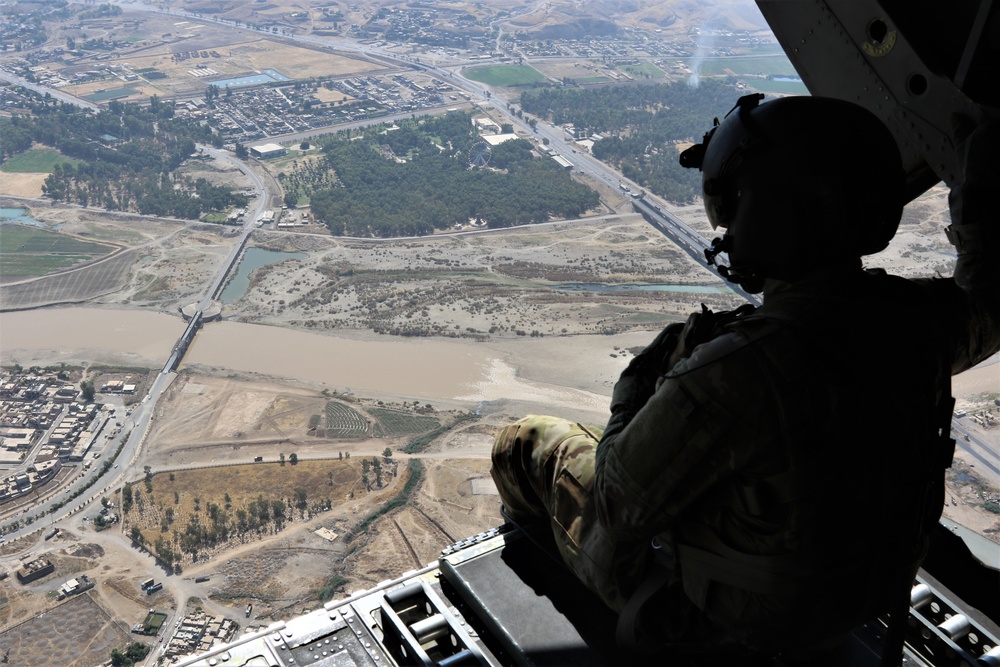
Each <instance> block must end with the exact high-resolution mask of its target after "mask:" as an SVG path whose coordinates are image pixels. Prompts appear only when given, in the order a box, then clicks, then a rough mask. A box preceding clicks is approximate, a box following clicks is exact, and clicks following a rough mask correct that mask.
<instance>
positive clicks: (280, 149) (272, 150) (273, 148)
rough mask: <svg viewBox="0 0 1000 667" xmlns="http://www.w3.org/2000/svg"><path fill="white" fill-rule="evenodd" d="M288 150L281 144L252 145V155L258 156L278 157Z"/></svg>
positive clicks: (262, 157)
mask: <svg viewBox="0 0 1000 667" xmlns="http://www.w3.org/2000/svg"><path fill="white" fill-rule="evenodd" d="M287 152H288V150H287V149H286V148H285V147H284V146H282V145H281V144H260V145H258V146H251V147H250V155H252V156H254V157H256V158H261V159H265V158H269V157H278V156H279V155H284V154H285V153H287Z"/></svg>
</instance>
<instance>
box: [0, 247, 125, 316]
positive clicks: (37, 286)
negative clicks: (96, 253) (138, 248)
mask: <svg viewBox="0 0 1000 667" xmlns="http://www.w3.org/2000/svg"><path fill="white" fill-rule="evenodd" d="M135 258H136V252H135V251H131V250H130V251H125V252H121V253H118V254H117V255H115V256H113V257H110V258H108V259H107V260H105V261H102V262H96V263H94V264H91V265H89V266H86V267H83V268H81V269H78V270H76V271H72V270H71V271H66V272H64V273H58V274H56V275H53V276H43V277H41V278H37V279H35V280H28V281H24V282H20V283H17V284H13V285H6V286H4V288H3V292H2V295H0V310H17V309H21V308H33V307H37V306H46V305H52V304H56V303H66V302H79V301H88V300H90V299H93V298H96V297H98V296H101V295H102V294H108V293H110V292H114V291H117V290H119V289H121V287H122V286H123V285H124V284H125V281H126V279H127V278H128V272H129V268H130V267H131V266H132V264H133V263H134V262H135ZM4 270H5V271H6V267H4Z"/></svg>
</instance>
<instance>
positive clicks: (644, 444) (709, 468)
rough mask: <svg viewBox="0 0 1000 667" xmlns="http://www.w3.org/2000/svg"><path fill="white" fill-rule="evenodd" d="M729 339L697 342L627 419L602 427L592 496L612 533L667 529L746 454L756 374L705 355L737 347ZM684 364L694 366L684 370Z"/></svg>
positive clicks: (755, 404) (755, 397)
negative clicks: (743, 449)
mask: <svg viewBox="0 0 1000 667" xmlns="http://www.w3.org/2000/svg"><path fill="white" fill-rule="evenodd" d="M735 338H736V337H731V336H727V337H723V338H720V339H717V340H714V341H712V342H711V343H710V344H708V345H703V346H699V347H698V348H697V349H696V350H695V353H694V355H693V356H692V357H691V359H689V360H684V361H681V362H680V363H679V364H678V366H677V367H675V368H674V370H673V371H672V372H671V375H676V376H678V377H675V378H673V379H667V380H666V381H665V382H664V383H663V384H662V385H661V386H660V388H659V389H657V391H656V392H655V393H654V394H653V395H652V396H651V397H650V398H649V400H648V401H647V402H646V403H645V404H644V405H643V406H642V408H641V409H640V410H638V411H637V412H636V413H635V415H634V416H633V417H632V418H631V420H630V421H629V422H628V423H627V424H625V425H624V426H622V427H620V428H618V429H616V430H615V429H611V428H610V426H609V429H608V430H605V432H604V436H603V437H602V438H601V441H600V443H599V444H598V448H597V455H596V464H595V485H594V490H593V494H594V495H593V497H594V502H595V504H596V509H597V513H598V516H599V518H600V520H601V523H602V524H603V525H604V526H605V527H606V528H607V529H608V530H609V531H611V532H612V533H613V534H616V535H619V536H622V537H648V536H649V535H653V534H656V533H658V532H662V531H663V530H666V529H669V527H670V525H671V523H672V522H673V521H674V520H675V518H676V517H678V516H680V515H681V514H682V513H683V512H684V511H685V510H686V509H688V508H689V507H690V506H691V505H693V504H695V503H698V502H699V501H700V500H701V499H702V498H703V497H704V495H705V493H706V492H707V490H708V489H710V488H711V487H712V486H714V485H715V484H717V483H718V482H719V481H720V480H722V479H723V478H725V477H727V476H729V475H732V474H734V472H735V470H736V469H738V468H739V467H740V466H741V465H742V463H743V459H744V458H745V456H746V454H747V453H746V452H740V451H739V448H740V446H742V445H745V443H746V440H747V437H746V434H747V433H748V432H749V433H753V432H755V431H756V430H757V429H758V428H759V425H758V424H755V423H752V422H753V420H755V419H756V418H757V417H756V416H757V415H760V414H761V411H760V410H759V409H758V406H759V401H760V394H761V392H760V390H759V379H755V378H754V377H753V373H752V370H753V369H751V368H749V367H743V366H744V364H742V362H741V361H740V360H739V359H738V358H736V357H733V356H730V357H729V358H727V359H726V363H724V364H722V363H717V364H716V363H711V359H710V358H711V357H715V358H722V357H725V356H727V352H729V351H730V350H731V349H732V348H731V347H730V346H739V345H742V342H741V341H740V340H736V339H735ZM737 356H738V355H737ZM706 357H710V358H709V359H706ZM706 362H707V363H706ZM688 368H696V369H697V370H696V371H694V372H691V373H687V374H685V373H686V371H687V369H688Z"/></svg>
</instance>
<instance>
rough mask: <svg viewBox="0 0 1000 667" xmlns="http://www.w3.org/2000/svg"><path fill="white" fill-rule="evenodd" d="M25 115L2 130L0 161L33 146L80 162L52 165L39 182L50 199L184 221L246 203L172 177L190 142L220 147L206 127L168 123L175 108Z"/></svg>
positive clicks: (115, 105) (39, 105) (203, 183)
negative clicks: (43, 181)
mask: <svg viewBox="0 0 1000 667" xmlns="http://www.w3.org/2000/svg"><path fill="white" fill-rule="evenodd" d="M30 111H31V114H30V115H19V114H15V115H14V116H13V117H12V118H11V119H10V120H9V121H8V122H6V123H5V124H4V126H3V127H2V128H0V129H2V130H3V131H4V134H5V139H6V136H8V135H9V137H10V140H9V141H8V140H5V141H4V142H2V145H0V162H2V161H3V160H6V159H9V158H11V157H13V156H14V155H16V154H19V153H21V152H23V151H25V150H27V149H29V148H30V147H31V145H32V143H33V142H37V143H40V144H44V145H46V146H51V147H53V148H56V149H57V150H59V152H60V153H62V154H63V155H66V156H68V157H71V158H75V159H77V160H80V163H78V164H76V165H74V164H72V163H69V162H67V163H63V164H57V165H56V166H55V168H54V170H53V172H52V173H51V174H50V175H49V176H48V177H47V178H46V179H45V183H44V184H43V186H42V191H43V192H44V193H45V194H46V195H48V196H49V197H51V198H52V199H53V200H55V201H65V202H70V203H75V204H80V205H82V206H101V207H104V208H106V209H108V210H115V211H131V212H138V213H144V214H148V215H164V216H174V217H178V218H186V219H197V218H199V217H201V216H202V215H203V214H205V213H208V212H210V211H219V210H224V209H226V208H228V207H231V206H245V205H246V203H247V201H248V199H247V197H246V196H245V195H243V194H239V193H235V192H233V189H232V188H231V187H229V186H225V185H212V184H211V183H209V182H208V181H207V180H205V179H203V178H199V179H195V180H192V179H189V178H182V177H179V176H178V175H177V174H176V173H175V172H176V170H177V168H178V167H180V166H181V164H182V163H184V161H185V160H187V159H188V158H189V157H190V156H191V155H192V154H194V153H195V152H196V146H195V144H196V143H212V144H213V145H221V139H220V138H219V137H218V135H216V134H214V133H213V132H212V130H211V128H208V127H204V126H201V125H199V124H197V123H191V122H189V121H187V120H183V119H178V118H174V113H173V107H172V106H170V105H169V104H164V103H162V102H160V101H159V100H158V99H157V98H156V97H155V96H153V97H152V98H151V99H150V104H149V106H140V105H138V104H135V103H123V102H119V101H113V102H111V103H110V104H109V106H108V109H106V110H102V111H99V112H97V113H88V112H84V111H82V110H80V109H77V108H76V107H74V106H72V105H69V104H64V103H57V102H54V101H52V100H51V98H49V99H42V100H39V101H37V102H36V103H35V104H33V105H32V106H31V108H30Z"/></svg>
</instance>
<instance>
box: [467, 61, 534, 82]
mask: <svg viewBox="0 0 1000 667" xmlns="http://www.w3.org/2000/svg"><path fill="white" fill-rule="evenodd" d="M462 76H464V77H465V78H466V79H472V80H473V81H481V82H483V83H485V84H487V85H490V86H523V85H526V84H530V83H537V82H539V81H544V80H545V75H543V74H542V73H541V72H539V71H538V70H536V69H535V68H534V67H529V66H527V65H487V66H484V67H469V68H466V69H463V70H462Z"/></svg>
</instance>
